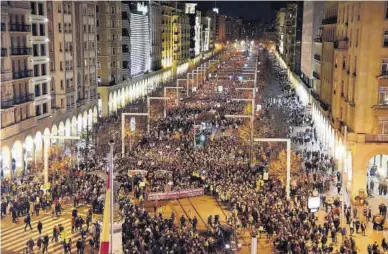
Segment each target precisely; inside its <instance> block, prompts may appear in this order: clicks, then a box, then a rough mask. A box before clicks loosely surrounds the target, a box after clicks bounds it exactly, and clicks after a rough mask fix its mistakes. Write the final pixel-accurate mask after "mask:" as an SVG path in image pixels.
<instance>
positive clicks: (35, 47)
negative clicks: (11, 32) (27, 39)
mask: <svg viewBox="0 0 388 254" xmlns="http://www.w3.org/2000/svg"><path fill="white" fill-rule="evenodd" d="M32 49H33V51H34V56H39V45H37V44H34V45H32Z"/></svg>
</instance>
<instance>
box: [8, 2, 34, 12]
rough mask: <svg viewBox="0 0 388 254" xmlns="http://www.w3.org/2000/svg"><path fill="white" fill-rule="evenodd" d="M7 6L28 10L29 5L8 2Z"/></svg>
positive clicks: (26, 3) (27, 3)
mask: <svg viewBox="0 0 388 254" xmlns="http://www.w3.org/2000/svg"><path fill="white" fill-rule="evenodd" d="M8 5H9V6H11V7H15V8H21V9H27V10H29V9H30V3H29V2H28V1H8Z"/></svg>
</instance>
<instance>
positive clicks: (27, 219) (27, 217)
mask: <svg viewBox="0 0 388 254" xmlns="http://www.w3.org/2000/svg"><path fill="white" fill-rule="evenodd" d="M24 223H25V226H24V232H26V229H27V226H29V227H30V230H32V227H31V217H30V214H27V215H26V218H24Z"/></svg>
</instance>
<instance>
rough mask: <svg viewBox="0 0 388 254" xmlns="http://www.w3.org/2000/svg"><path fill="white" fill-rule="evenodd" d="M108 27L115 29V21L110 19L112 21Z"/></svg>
mask: <svg viewBox="0 0 388 254" xmlns="http://www.w3.org/2000/svg"><path fill="white" fill-rule="evenodd" d="M110 26H111V27H116V21H115V20H114V19H112V20H111V21H110Z"/></svg>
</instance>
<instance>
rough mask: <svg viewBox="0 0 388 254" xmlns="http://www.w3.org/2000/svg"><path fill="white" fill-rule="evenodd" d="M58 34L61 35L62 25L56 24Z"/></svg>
mask: <svg viewBox="0 0 388 254" xmlns="http://www.w3.org/2000/svg"><path fill="white" fill-rule="evenodd" d="M58 32H60V33H62V24H61V23H58Z"/></svg>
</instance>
